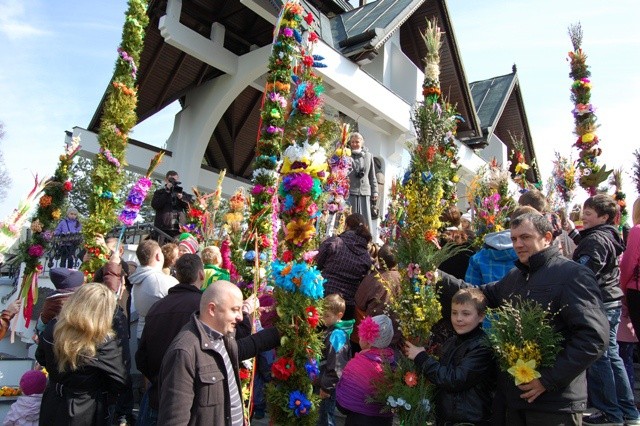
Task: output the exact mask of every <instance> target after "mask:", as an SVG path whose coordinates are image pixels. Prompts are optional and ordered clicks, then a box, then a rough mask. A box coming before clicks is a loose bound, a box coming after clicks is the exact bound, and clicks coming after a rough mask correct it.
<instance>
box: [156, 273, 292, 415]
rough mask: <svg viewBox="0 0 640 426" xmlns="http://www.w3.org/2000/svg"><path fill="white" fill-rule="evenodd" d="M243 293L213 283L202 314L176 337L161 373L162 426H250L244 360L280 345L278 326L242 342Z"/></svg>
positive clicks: (225, 284) (223, 283) (205, 295)
mask: <svg viewBox="0 0 640 426" xmlns="http://www.w3.org/2000/svg"><path fill="white" fill-rule="evenodd" d="M242 305H243V302H242V292H241V291H240V289H239V288H238V287H237V286H236V285H235V284H232V283H230V282H228V281H217V282H215V283H213V284H212V285H210V286H209V287H207V289H206V290H205V292H204V293H203V294H202V299H201V301H200V312H198V313H197V314H194V315H193V316H192V317H191V319H190V321H189V323H188V324H187V325H185V326H184V328H183V329H182V331H180V333H179V334H178V335H177V336H176V338H175V339H174V340H173V343H171V346H170V347H169V349H167V352H166V354H165V356H164V360H163V363H162V371H161V373H160V378H159V385H160V413H159V416H158V424H162V425H168V426H171V425H186V424H189V425H227V426H242V425H244V424H245V423H244V417H243V403H242V394H241V389H240V377H239V374H238V371H239V361H242V360H245V359H249V358H252V357H255V356H256V355H257V354H258V353H260V352H264V351H266V350H269V349H273V348H275V347H276V346H277V345H279V343H280V335H279V333H278V330H277V329H276V328H268V329H265V330H262V331H260V332H258V333H256V334H253V335H251V336H248V337H245V338H242V339H239V340H236V338H235V337H236V327H237V325H238V324H239V323H241V321H242V319H243V315H242Z"/></svg>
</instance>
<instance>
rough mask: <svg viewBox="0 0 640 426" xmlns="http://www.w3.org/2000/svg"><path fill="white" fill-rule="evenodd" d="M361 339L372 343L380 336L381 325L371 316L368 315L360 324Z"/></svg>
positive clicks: (359, 333) (359, 334)
mask: <svg viewBox="0 0 640 426" xmlns="http://www.w3.org/2000/svg"><path fill="white" fill-rule="evenodd" d="M358 336H360V340H362V341H364V342H367V343H369V344H372V343H373V342H375V341H376V339H377V338H378V336H380V326H379V325H378V323H377V322H375V321H374V320H373V318H371V317H366V318H365V319H363V320H362V322H361V323H360V325H359V326H358Z"/></svg>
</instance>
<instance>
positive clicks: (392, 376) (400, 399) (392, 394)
mask: <svg viewBox="0 0 640 426" xmlns="http://www.w3.org/2000/svg"><path fill="white" fill-rule="evenodd" d="M373 384H374V387H375V389H376V393H375V394H374V395H373V397H372V398H371V402H376V403H379V404H384V408H383V410H382V412H386V413H388V412H392V413H394V414H396V415H397V416H398V419H399V420H400V424H401V425H424V424H425V423H426V422H428V421H431V420H433V418H434V412H433V409H432V408H433V407H432V404H431V400H432V398H433V396H434V394H435V386H434V385H432V384H431V383H430V382H429V381H428V380H427V379H426V378H425V377H423V376H422V375H420V374H419V373H418V372H417V371H416V368H415V365H414V364H413V361H411V360H409V359H408V358H404V357H403V358H400V359H399V360H398V363H397V365H396V366H392V365H390V364H384V366H383V376H382V377H381V378H380V379H376V380H374V381H373Z"/></svg>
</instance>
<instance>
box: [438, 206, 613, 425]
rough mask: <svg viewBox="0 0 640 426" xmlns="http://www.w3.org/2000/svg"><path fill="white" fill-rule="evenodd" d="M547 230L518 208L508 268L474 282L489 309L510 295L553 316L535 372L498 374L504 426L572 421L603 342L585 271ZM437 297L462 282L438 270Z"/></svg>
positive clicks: (597, 299)
mask: <svg viewBox="0 0 640 426" xmlns="http://www.w3.org/2000/svg"><path fill="white" fill-rule="evenodd" d="M552 238H553V237H552V228H551V224H550V223H549V221H548V220H547V219H546V218H545V217H544V216H543V215H541V214H537V213H526V214H523V215H521V216H519V217H517V218H515V219H513V220H512V222H511V240H512V241H513V248H514V249H515V251H516V254H517V255H518V260H517V261H516V265H515V266H516V267H515V268H513V269H512V270H511V271H510V272H509V273H508V274H507V275H506V276H505V277H504V278H502V279H501V280H500V281H498V282H495V283H491V284H487V285H484V286H481V287H480V289H481V290H482V292H483V293H484V294H485V296H486V298H487V305H488V306H489V307H492V308H497V307H499V306H500V305H501V304H503V303H504V302H505V301H513V300H514V299H516V298H518V297H519V298H522V299H529V300H534V301H536V302H537V303H539V304H540V305H541V306H543V307H547V306H548V307H549V310H550V312H551V313H553V314H555V316H554V317H553V320H552V326H553V328H554V329H555V330H556V331H557V332H559V333H561V334H562V336H563V342H562V350H561V351H560V353H559V354H558V356H557V358H556V362H555V364H554V366H553V367H551V368H542V369H541V370H540V374H541V377H540V378H539V379H534V380H532V381H531V382H529V383H524V384H521V385H519V386H515V384H514V380H513V377H511V376H509V375H508V374H507V373H506V372H502V373H501V374H500V375H499V377H498V388H499V389H500V391H501V392H502V394H503V395H504V396H505V398H506V406H507V421H506V424H508V425H516V426H517V425H545V426H547V425H549V426H552V425H561V424H562V425H579V424H581V421H582V416H581V412H582V411H584V410H585V409H586V408H587V383H586V374H585V370H586V369H587V368H588V367H589V366H590V365H591V364H592V363H593V362H594V361H595V360H597V359H598V358H599V357H600V356H602V354H603V353H604V351H605V348H606V347H607V345H608V344H609V323H608V321H607V317H606V315H605V313H604V307H603V305H602V299H601V295H600V290H599V289H598V284H597V281H596V278H595V275H594V274H593V272H592V271H591V270H589V269H588V268H585V267H584V266H581V265H579V264H577V263H575V262H572V261H570V260H568V259H566V258H564V257H562V256H561V255H560V253H559V251H558V248H557V247H552V246H551V242H552ZM442 275H443V279H442V281H441V283H440V285H441V287H442V290H443V303H448V302H449V301H450V300H451V296H452V295H453V293H455V291H457V290H458V289H459V288H465V287H469V286H470V285H469V284H467V283H465V282H464V281H462V280H458V279H456V278H454V277H452V276H450V275H448V274H445V273H443V274H442Z"/></svg>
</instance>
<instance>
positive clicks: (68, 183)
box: [62, 180, 73, 192]
mask: <svg viewBox="0 0 640 426" xmlns="http://www.w3.org/2000/svg"><path fill="white" fill-rule="evenodd" d="M62 189H64V190H65V191H67V192H69V191H71V190H72V189H73V183H71V181H70V180H68V181H66V182H65V183H64V184H63V185H62Z"/></svg>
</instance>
